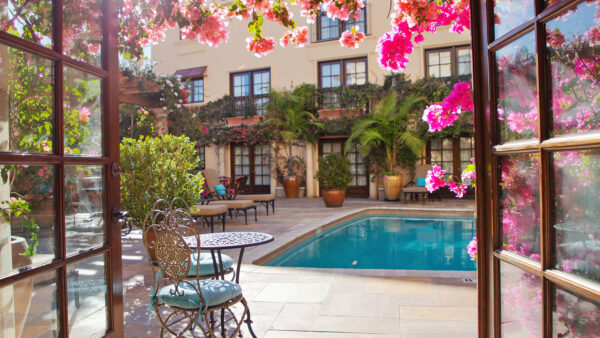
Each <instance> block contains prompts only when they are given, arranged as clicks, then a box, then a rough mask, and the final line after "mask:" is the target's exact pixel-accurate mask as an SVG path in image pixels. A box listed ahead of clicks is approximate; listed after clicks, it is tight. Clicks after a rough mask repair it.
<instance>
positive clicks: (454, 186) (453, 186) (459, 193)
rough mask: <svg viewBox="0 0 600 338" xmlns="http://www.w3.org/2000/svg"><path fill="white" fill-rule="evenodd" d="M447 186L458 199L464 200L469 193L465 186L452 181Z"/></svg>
mask: <svg viewBox="0 0 600 338" xmlns="http://www.w3.org/2000/svg"><path fill="white" fill-rule="evenodd" d="M446 185H447V186H448V190H450V191H452V192H453V193H455V194H456V197H458V198H462V197H463V196H464V195H465V192H467V186H466V185H464V184H460V183H456V182H454V181H450V182H448V183H447V184H446Z"/></svg>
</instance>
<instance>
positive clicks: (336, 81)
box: [321, 62, 342, 88]
mask: <svg viewBox="0 0 600 338" xmlns="http://www.w3.org/2000/svg"><path fill="white" fill-rule="evenodd" d="M341 73H342V69H341V64H340V63H339V62H336V63H324V64H321V88H337V87H340V86H341V85H342V82H341V76H342V75H341Z"/></svg>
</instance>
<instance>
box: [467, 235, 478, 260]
mask: <svg viewBox="0 0 600 338" xmlns="http://www.w3.org/2000/svg"><path fill="white" fill-rule="evenodd" d="M467 253H468V254H469V256H471V260H472V261H474V260H475V259H477V237H473V239H472V240H471V242H469V244H468V245H467Z"/></svg>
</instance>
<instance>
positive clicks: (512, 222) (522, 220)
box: [498, 154, 540, 261]
mask: <svg viewBox="0 0 600 338" xmlns="http://www.w3.org/2000/svg"><path fill="white" fill-rule="evenodd" d="M500 176H501V182H500V196H499V197H498V201H499V204H500V215H499V220H500V224H501V226H502V243H503V246H504V249H506V250H510V251H513V252H516V253H518V254H520V255H523V256H526V257H529V258H531V259H534V260H537V261H539V260H540V182H539V174H538V155H537V154H518V155H510V156H503V157H501V159H500Z"/></svg>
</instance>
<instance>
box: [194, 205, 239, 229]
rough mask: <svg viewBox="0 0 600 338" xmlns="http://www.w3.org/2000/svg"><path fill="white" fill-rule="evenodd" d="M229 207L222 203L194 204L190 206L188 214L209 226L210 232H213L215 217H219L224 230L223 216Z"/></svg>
mask: <svg viewBox="0 0 600 338" xmlns="http://www.w3.org/2000/svg"><path fill="white" fill-rule="evenodd" d="M228 211H229V208H228V207H227V206H226V205H223V204H196V205H194V206H193V207H191V208H190V214H191V216H192V218H193V219H194V220H196V221H198V219H200V220H201V222H202V224H203V225H207V226H210V232H215V217H216V218H218V219H220V220H221V222H222V224H223V232H225V217H226V216H227V212H228Z"/></svg>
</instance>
